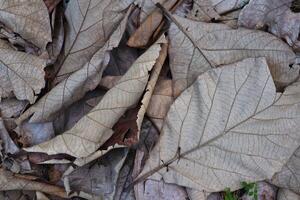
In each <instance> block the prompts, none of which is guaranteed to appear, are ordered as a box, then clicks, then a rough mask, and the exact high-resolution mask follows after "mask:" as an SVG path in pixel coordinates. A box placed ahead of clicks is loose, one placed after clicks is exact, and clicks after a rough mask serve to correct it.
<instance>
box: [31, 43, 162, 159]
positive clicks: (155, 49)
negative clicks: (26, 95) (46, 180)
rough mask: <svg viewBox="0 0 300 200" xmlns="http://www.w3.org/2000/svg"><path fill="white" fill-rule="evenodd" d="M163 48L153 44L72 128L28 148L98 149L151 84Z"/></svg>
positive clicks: (83, 152)
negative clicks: (150, 74) (150, 73)
mask: <svg viewBox="0 0 300 200" xmlns="http://www.w3.org/2000/svg"><path fill="white" fill-rule="evenodd" d="M160 50H161V47H160V44H157V43H155V44H154V45H152V46H151V47H150V48H149V49H148V50H147V51H146V52H145V53H144V54H142V55H141V56H140V57H139V58H138V59H137V60H136V61H135V62H134V64H133V65H132V66H131V68H130V69H129V70H128V72H127V73H126V74H125V75H124V76H123V77H122V78H121V79H120V81H119V82H118V84H117V85H115V86H114V87H113V88H112V89H110V90H109V91H108V92H107V93H106V94H105V96H104V97H103V98H102V100H101V101H100V103H99V104H98V105H97V106H96V107H94V108H93V109H92V110H91V111H90V112H89V113H88V114H87V115H86V116H84V117H83V118H82V119H80V120H79V121H78V122H77V123H76V124H75V125H74V127H73V128H71V129H70V130H68V131H66V132H65V133H63V134H62V135H59V136H57V137H55V138H53V139H52V140H50V141H48V142H45V143H42V144H40V145H37V146H33V147H31V148H27V149H26V150H27V151H31V152H45V153H47V154H58V153H66V154H69V155H72V156H74V157H86V156H88V155H90V154H91V153H93V152H95V151H96V150H97V149H98V148H99V147H100V146H101V145H102V144H104V142H106V140H107V139H108V138H110V136H111V135H112V133H113V131H112V129H111V128H112V127H113V125H114V124H115V123H116V122H117V121H118V119H119V118H120V117H121V116H122V115H123V114H124V113H125V111H126V110H127V109H128V108H130V107H132V106H134V105H135V104H136V103H137V102H138V100H139V99H140V97H141V96H142V94H143V92H144V89H145V87H146V85H147V83H148V79H149V71H150V70H151V69H152V67H153V66H154V64H155V63H156V59H157V58H158V57H159V52H160Z"/></svg>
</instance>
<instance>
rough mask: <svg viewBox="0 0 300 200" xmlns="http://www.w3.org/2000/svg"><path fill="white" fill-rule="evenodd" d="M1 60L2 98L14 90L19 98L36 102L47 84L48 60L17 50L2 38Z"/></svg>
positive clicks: (0, 47)
mask: <svg viewBox="0 0 300 200" xmlns="http://www.w3.org/2000/svg"><path fill="white" fill-rule="evenodd" d="M0 12H1V11H0ZM0 61H1V63H0V100H1V97H2V98H3V97H8V96H9V95H10V93H11V92H13V93H14V95H15V96H16V97H17V99H19V100H29V102H30V103H34V101H35V99H36V97H35V95H37V94H39V93H40V90H41V89H42V88H43V87H44V85H45V80H44V75H45V72H44V67H45V66H46V62H45V61H44V60H42V59H40V58H38V57H36V56H33V55H30V54H25V53H23V52H18V51H15V50H14V49H13V48H12V47H10V46H9V44H8V43H6V42H5V41H3V40H0Z"/></svg>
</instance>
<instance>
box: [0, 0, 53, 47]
mask: <svg viewBox="0 0 300 200" xmlns="http://www.w3.org/2000/svg"><path fill="white" fill-rule="evenodd" d="M0 21H1V22H2V23H4V24H5V26H6V27H8V28H10V29H11V30H13V31H14V32H16V33H18V34H20V35H21V36H22V37H23V38H24V39H26V40H28V41H31V42H32V43H33V44H35V45H36V46H37V47H39V48H41V49H45V48H46V45H47V43H48V42H51V27H50V20H49V14H48V10H47V7H46V6H45V4H44V2H43V1H41V0H27V1H21V2H20V0H9V1H6V0H1V1H0Z"/></svg>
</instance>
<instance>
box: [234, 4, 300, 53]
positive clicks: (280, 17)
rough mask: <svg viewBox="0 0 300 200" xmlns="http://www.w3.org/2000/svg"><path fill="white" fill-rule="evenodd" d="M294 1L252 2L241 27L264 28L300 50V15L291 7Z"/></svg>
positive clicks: (243, 14) (246, 9)
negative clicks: (299, 37)
mask: <svg viewBox="0 0 300 200" xmlns="http://www.w3.org/2000/svg"><path fill="white" fill-rule="evenodd" d="M292 1H293V0H284V1H282V0H251V1H250V3H249V4H248V5H246V6H245V7H244V8H243V10H242V12H241V14H240V16H239V25H241V26H245V27H248V28H258V29H261V28H264V26H267V27H268V30H269V31H270V32H271V33H273V34H274V35H276V36H278V37H281V38H283V39H285V41H286V42H287V43H288V44H289V45H290V46H293V47H295V48H300V41H299V40H298V35H299V32H300V13H294V12H292V11H291V9H290V7H291V4H292Z"/></svg>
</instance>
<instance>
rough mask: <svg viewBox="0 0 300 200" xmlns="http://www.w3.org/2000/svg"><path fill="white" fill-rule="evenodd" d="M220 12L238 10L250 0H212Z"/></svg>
mask: <svg viewBox="0 0 300 200" xmlns="http://www.w3.org/2000/svg"><path fill="white" fill-rule="evenodd" d="M210 1H212V4H213V6H214V8H215V10H216V11H217V12H218V13H219V14H224V13H227V12H230V11H234V10H237V9H239V8H242V7H243V6H244V5H246V4H247V3H248V2H249V0H210Z"/></svg>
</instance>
